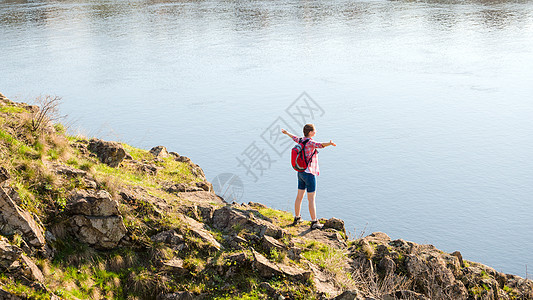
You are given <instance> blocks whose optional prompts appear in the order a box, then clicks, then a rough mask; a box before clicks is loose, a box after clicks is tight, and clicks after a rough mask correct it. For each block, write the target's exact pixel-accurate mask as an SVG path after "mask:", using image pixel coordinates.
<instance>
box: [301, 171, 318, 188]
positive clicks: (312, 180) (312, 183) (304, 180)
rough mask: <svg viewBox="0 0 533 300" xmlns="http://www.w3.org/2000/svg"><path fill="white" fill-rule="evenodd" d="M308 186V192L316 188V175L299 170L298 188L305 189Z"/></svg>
mask: <svg viewBox="0 0 533 300" xmlns="http://www.w3.org/2000/svg"><path fill="white" fill-rule="evenodd" d="M306 188H307V192H308V193H312V192H314V191H315V190H316V177H315V175H313V174H311V173H307V172H298V189H299V190H305V189H306Z"/></svg>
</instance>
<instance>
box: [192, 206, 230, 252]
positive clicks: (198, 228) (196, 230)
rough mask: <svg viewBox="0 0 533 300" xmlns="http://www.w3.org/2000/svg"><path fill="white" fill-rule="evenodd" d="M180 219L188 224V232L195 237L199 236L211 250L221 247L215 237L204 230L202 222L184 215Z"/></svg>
mask: <svg viewBox="0 0 533 300" xmlns="http://www.w3.org/2000/svg"><path fill="white" fill-rule="evenodd" d="M182 220H183V221H184V222H185V224H187V225H188V229H189V230H190V232H191V233H192V234H193V235H195V236H196V237H198V238H200V239H201V240H202V241H203V242H205V243H206V244H207V246H208V247H209V248H210V249H211V250H214V251H217V250H220V249H221V248H222V245H220V243H219V242H218V241H217V240H216V239H215V237H213V235H212V234H211V233H210V232H209V231H208V230H206V228H205V225H204V224H203V223H200V222H198V221H196V220H195V219H193V218H191V217H188V216H185V215H184V216H182Z"/></svg>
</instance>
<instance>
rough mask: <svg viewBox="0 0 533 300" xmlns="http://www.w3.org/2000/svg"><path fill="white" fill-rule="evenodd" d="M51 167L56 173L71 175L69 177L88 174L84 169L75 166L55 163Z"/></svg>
mask: <svg viewBox="0 0 533 300" xmlns="http://www.w3.org/2000/svg"><path fill="white" fill-rule="evenodd" d="M51 168H52V170H53V171H54V173H56V174H60V175H65V176H66V177H69V178H74V177H85V176H86V175H87V172H85V171H83V170H80V169H76V168H73V167H71V166H66V165H60V164H54V165H53V166H52V167H51Z"/></svg>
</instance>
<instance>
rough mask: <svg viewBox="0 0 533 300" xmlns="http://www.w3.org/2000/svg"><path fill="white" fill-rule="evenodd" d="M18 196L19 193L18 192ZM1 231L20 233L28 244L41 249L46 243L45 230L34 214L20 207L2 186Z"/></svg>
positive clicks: (0, 200) (0, 198) (0, 192)
mask: <svg viewBox="0 0 533 300" xmlns="http://www.w3.org/2000/svg"><path fill="white" fill-rule="evenodd" d="M17 197H18V194H17ZM0 228H1V230H0V233H1V234H4V235H12V234H15V233H18V234H20V235H21V236H22V238H23V239H24V241H25V242H26V243H28V245H30V246H32V247H34V248H37V249H41V248H42V247H44V245H45V243H46V242H45V239H44V234H43V230H42V229H41V227H40V226H39V225H38V223H37V222H36V221H35V219H34V218H33V217H32V215H31V214H30V213H29V212H27V211H25V210H23V209H22V208H20V207H19V206H18V205H17V204H16V203H15V202H14V201H13V200H12V199H11V197H10V196H9V195H8V194H7V193H6V191H5V190H4V189H3V188H1V187H0Z"/></svg>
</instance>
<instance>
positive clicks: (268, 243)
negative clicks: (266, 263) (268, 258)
mask: <svg viewBox="0 0 533 300" xmlns="http://www.w3.org/2000/svg"><path fill="white" fill-rule="evenodd" d="M261 242H262V243H261V245H262V246H263V249H264V250H265V251H268V252H270V251H272V250H276V251H278V252H281V251H285V249H286V248H287V246H285V245H284V244H283V243H281V242H280V241H278V240H276V239H275V238H273V237H270V236H268V235H264V236H263V238H262V239H261Z"/></svg>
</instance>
